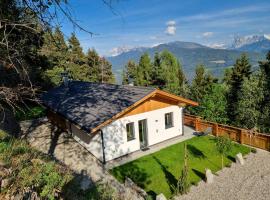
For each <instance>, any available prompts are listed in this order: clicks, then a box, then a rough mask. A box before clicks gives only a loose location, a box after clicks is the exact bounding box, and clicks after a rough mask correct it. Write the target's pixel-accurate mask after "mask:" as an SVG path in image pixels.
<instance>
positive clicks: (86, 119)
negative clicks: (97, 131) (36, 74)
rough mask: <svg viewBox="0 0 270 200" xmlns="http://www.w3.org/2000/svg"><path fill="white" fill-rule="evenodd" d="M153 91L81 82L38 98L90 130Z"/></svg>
mask: <svg viewBox="0 0 270 200" xmlns="http://www.w3.org/2000/svg"><path fill="white" fill-rule="evenodd" d="M154 90H155V88H147V87H137V86H128V85H124V86H123V85H113V84H104V83H91V82H82V81H72V82H69V85H68V87H66V86H64V85H61V86H59V87H56V88H54V89H52V90H50V91H48V92H47V93H45V94H43V95H42V97H41V100H42V102H43V103H44V104H45V105H46V106H47V107H49V108H50V109H51V110H53V111H55V112H57V113H59V114H61V115H62V116H64V117H65V118H67V119H68V120H70V121H71V122H73V123H75V124H77V125H79V126H80V127H81V128H82V129H84V130H85V131H88V132H91V130H92V129H93V128H95V127H97V126H98V125H100V124H102V123H103V122H105V121H107V120H108V119H111V118H112V117H113V116H115V115H116V114H118V113H119V112H121V111H122V110H124V109H125V108H128V107H129V106H131V105H133V104H134V103H136V102H137V101H139V100H140V99H142V98H143V97H145V96H147V95H148V94H150V93H151V92H153V91H154Z"/></svg>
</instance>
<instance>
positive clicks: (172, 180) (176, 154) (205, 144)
mask: <svg viewBox="0 0 270 200" xmlns="http://www.w3.org/2000/svg"><path fill="white" fill-rule="evenodd" d="M184 143H187V149H188V156H189V160H188V165H189V181H190V182H191V183H192V184H196V183H198V182H199V181H200V180H201V179H204V172H205V168H209V169H211V170H212V172H217V171H219V170H220V169H221V157H220V155H219V154H218V153H217V152H216V148H215V141H214V137H212V136H204V137H194V138H192V139H190V140H186V141H185V142H181V143H178V144H175V145H172V146H170V147H167V148H165V149H162V150H160V151H158V152H156V153H153V154H150V155H147V156H144V157H141V158H139V159H137V160H135V161H132V162H129V163H127V164H124V165H122V166H119V167H116V168H114V169H112V170H111V171H110V172H111V173H112V174H113V175H114V176H115V177H116V178H117V179H118V180H119V181H121V182H123V181H124V179H125V177H129V178H131V179H132V180H133V181H134V182H135V183H137V184H138V185H139V186H140V187H142V188H143V189H144V190H145V191H146V192H147V193H148V194H149V195H150V196H153V197H155V196H156V195H157V194H160V193H163V194H164V195H165V196H166V197H167V198H170V197H172V196H173V188H174V186H175V185H176V183H177V179H178V177H179V175H180V171H181V169H182V166H183V161H184V159H183V157H184V156H183V155H184ZM249 151H250V148H248V147H246V146H243V145H240V144H236V143H233V147H232V150H231V151H230V152H228V155H227V156H226V158H225V159H224V165H225V166H229V165H230V163H231V162H232V161H234V157H235V155H236V154H237V153H239V152H241V153H242V154H243V155H245V154H247V153H249Z"/></svg>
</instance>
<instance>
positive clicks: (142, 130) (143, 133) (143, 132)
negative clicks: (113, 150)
mask: <svg viewBox="0 0 270 200" xmlns="http://www.w3.org/2000/svg"><path fill="white" fill-rule="evenodd" d="M138 123H139V137H140V147H141V149H143V148H146V147H147V146H148V141H147V120H146V119H143V120H140V121H139V122H138Z"/></svg>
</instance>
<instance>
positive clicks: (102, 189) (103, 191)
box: [87, 183, 119, 200]
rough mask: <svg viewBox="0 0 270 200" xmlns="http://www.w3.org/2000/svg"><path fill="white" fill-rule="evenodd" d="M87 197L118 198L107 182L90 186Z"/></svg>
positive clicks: (104, 199)
mask: <svg viewBox="0 0 270 200" xmlns="http://www.w3.org/2000/svg"><path fill="white" fill-rule="evenodd" d="M87 196H88V197H87V199H91V200H95V199H98V200H118V199H119V198H118V197H117V194H116V191H115V190H114V189H113V188H112V187H111V186H110V185H109V183H104V184H98V185H96V186H95V187H94V188H92V189H91V190H90V191H89V192H88V195H87Z"/></svg>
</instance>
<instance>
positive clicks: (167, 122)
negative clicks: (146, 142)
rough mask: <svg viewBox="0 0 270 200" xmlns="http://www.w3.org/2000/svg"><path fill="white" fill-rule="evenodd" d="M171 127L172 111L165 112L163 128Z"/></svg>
mask: <svg viewBox="0 0 270 200" xmlns="http://www.w3.org/2000/svg"><path fill="white" fill-rule="evenodd" d="M171 127H173V113H172V112H170V113H166V114H165V128H166V129H167V128H171Z"/></svg>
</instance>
